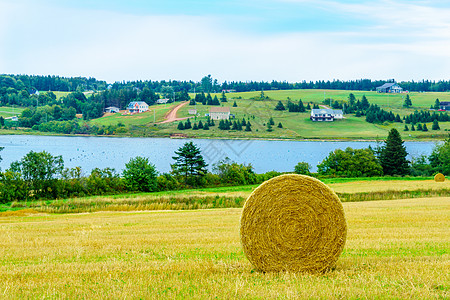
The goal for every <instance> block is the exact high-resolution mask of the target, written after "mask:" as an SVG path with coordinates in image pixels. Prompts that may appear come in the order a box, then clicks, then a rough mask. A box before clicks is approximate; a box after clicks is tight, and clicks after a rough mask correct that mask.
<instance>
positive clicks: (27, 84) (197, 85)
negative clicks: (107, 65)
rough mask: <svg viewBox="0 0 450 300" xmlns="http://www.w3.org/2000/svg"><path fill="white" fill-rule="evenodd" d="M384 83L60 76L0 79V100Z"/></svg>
mask: <svg viewBox="0 0 450 300" xmlns="http://www.w3.org/2000/svg"><path fill="white" fill-rule="evenodd" d="M386 82H394V80H393V79H388V80H371V79H357V80H347V81H343V80H332V81H330V80H327V81H325V80H317V81H305V80H304V81H301V82H287V81H276V80H272V81H270V82H269V81H245V82H243V81H224V82H222V83H219V82H218V80H217V79H214V78H212V76H211V75H207V76H204V77H203V78H202V79H201V80H200V81H193V80H189V81H179V80H160V81H152V80H138V81H117V82H114V83H111V84H108V83H107V82H106V81H103V80H97V79H95V78H92V77H89V78H86V77H60V76H50V75H49V76H41V75H13V74H3V75H0V100H1V101H2V102H6V101H5V96H6V95H10V96H11V95H17V94H18V93H21V92H22V91H26V92H27V93H29V92H30V91H31V90H38V91H63V92H74V91H80V92H84V91H104V90H106V89H110V90H112V91H118V90H123V89H125V90H140V91H142V90H144V88H147V89H149V90H152V91H155V92H156V93H160V94H164V95H168V94H171V93H177V92H182V91H187V92H191V93H193V92H196V91H197V92H200V91H203V92H204V93H213V92H214V93H218V92H222V91H236V92H249V91H268V90H290V89H333V90H360V91H373V90H375V89H376V87H378V86H381V85H383V84H384V83H386ZM398 84H399V85H400V86H401V87H403V89H404V90H408V91H424V92H430V91H432V92H445V91H449V90H450V81H448V80H439V81H435V80H422V81H402V82H399V83H398Z"/></svg>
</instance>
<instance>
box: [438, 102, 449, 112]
mask: <svg viewBox="0 0 450 300" xmlns="http://www.w3.org/2000/svg"><path fill="white" fill-rule="evenodd" d="M439 109H440V110H447V111H450V102H447V101H443V102H440V103H439Z"/></svg>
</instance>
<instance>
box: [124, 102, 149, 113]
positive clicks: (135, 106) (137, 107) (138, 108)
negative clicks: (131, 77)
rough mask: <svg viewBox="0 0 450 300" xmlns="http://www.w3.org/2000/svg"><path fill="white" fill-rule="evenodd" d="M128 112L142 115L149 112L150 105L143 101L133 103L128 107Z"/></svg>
mask: <svg viewBox="0 0 450 300" xmlns="http://www.w3.org/2000/svg"><path fill="white" fill-rule="evenodd" d="M127 109H128V111H129V112H130V113H131V114H133V113H141V112H144V111H147V110H148V104H147V103H145V102H143V101H133V102H130V104H128V106H127Z"/></svg>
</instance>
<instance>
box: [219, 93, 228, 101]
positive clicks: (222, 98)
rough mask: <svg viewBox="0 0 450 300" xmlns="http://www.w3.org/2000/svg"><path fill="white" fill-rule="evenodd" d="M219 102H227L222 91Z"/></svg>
mask: <svg viewBox="0 0 450 300" xmlns="http://www.w3.org/2000/svg"><path fill="white" fill-rule="evenodd" d="M220 102H228V101H227V96H226V95H225V92H224V91H222V96H221V97H220Z"/></svg>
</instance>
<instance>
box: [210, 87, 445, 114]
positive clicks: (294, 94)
mask: <svg viewBox="0 0 450 300" xmlns="http://www.w3.org/2000/svg"><path fill="white" fill-rule="evenodd" d="M350 93H353V94H354V95H355V97H356V99H361V98H362V96H363V95H365V96H366V97H367V99H368V100H369V102H370V103H372V104H377V105H378V106H383V107H385V109H386V108H388V109H395V108H401V109H403V102H404V99H405V97H406V93H400V94H389V93H377V92H374V91H352V90H316V89H312V90H310V89H305V90H302V89H298V90H271V91H264V95H265V96H268V97H269V98H270V99H273V100H277V101H278V100H282V101H283V100H287V99H288V97H289V98H290V99H291V101H298V100H300V99H301V100H302V101H303V103H305V105H306V102H312V103H322V102H323V100H324V99H329V98H331V99H333V100H338V101H348V95H349V94H350ZM214 95H217V96H218V97H220V94H214ZM214 95H213V96H214ZM260 95H261V91H255V92H243V93H227V94H226V96H227V98H228V99H229V100H234V99H237V98H239V97H240V98H242V99H250V98H253V97H259V96H260ZM409 96H410V97H411V101H412V104H413V107H412V108H410V110H411V109H412V110H414V109H428V108H430V106H431V105H434V103H435V101H436V99H439V100H440V101H450V93H449V92H427V93H421V92H410V93H409Z"/></svg>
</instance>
